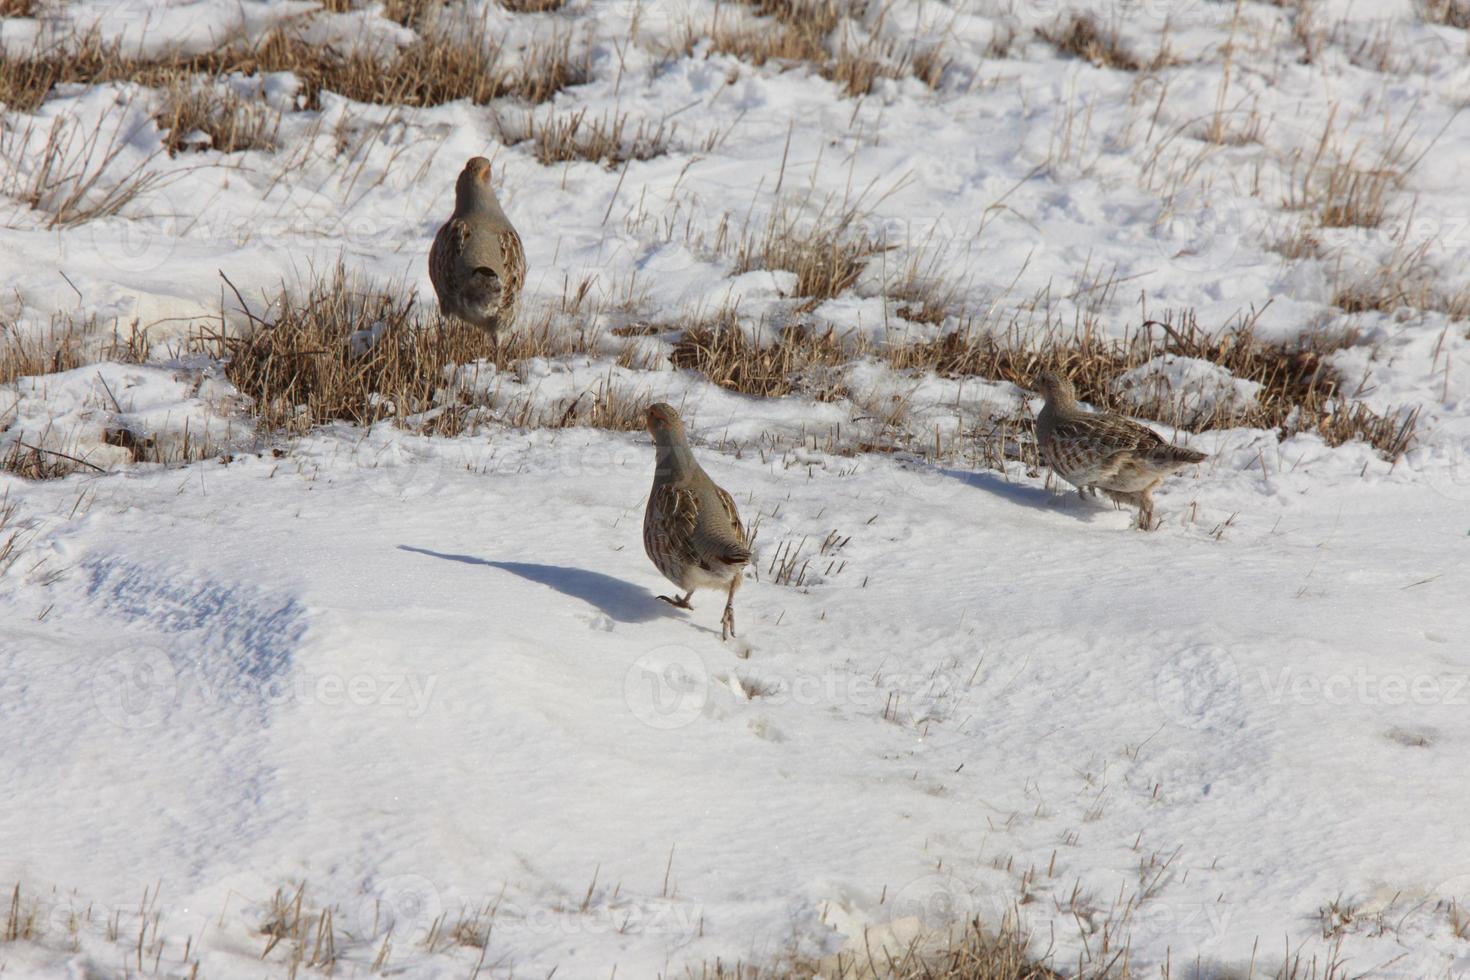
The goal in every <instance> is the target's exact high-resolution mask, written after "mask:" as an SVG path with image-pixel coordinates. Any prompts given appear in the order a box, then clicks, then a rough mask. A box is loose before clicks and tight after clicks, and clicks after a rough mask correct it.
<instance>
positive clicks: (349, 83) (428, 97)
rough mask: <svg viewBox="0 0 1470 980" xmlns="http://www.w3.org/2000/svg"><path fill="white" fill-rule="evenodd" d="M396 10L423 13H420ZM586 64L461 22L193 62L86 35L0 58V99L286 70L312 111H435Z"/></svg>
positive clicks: (549, 90)
mask: <svg viewBox="0 0 1470 980" xmlns="http://www.w3.org/2000/svg"><path fill="white" fill-rule="evenodd" d="M399 13H400V14H401V15H402V16H405V17H409V18H415V17H421V16H427V14H426V13H425V12H424V10H421V9H419V8H417V7H416V8H415V9H413V10H406V11H400V12H399ZM435 23H437V21H436V22H435ZM589 57H590V50H581V51H576V52H574V51H573V50H572V39H571V37H570V35H567V34H553V35H551V36H549V37H547V38H545V39H543V40H540V41H537V42H536V43H534V44H533V45H531V46H529V47H527V48H526V49H525V50H523V51H521V52H519V56H518V57H511V56H510V55H509V54H508V52H506V51H505V50H504V49H502V48H501V47H500V46H499V45H497V44H496V43H495V42H494V41H493V40H491V39H490V38H488V37H487V36H486V34H485V31H484V29H483V28H482V27H479V26H470V27H466V26H464V25H458V26H455V27H453V28H450V27H447V26H446V27H444V28H442V29H440V28H439V27H437V26H436V27H434V28H432V29H430V28H429V27H427V26H426V27H423V28H422V30H421V33H420V36H418V37H417V38H415V39H414V40H413V41H412V42H410V43H408V44H406V45H404V46H403V47H399V48H388V49H383V50H379V49H371V48H367V47H361V46H359V47H353V48H349V49H347V50H345V51H343V50H339V49H338V48H337V47H336V46H335V45H323V44H313V43H309V42H307V41H305V40H303V39H302V38H301V37H300V36H298V35H297V34H294V33H291V32H290V31H288V30H275V31H272V32H270V33H269V34H267V35H265V36H264V37H262V38H261V39H260V40H259V41H257V42H255V43H254V44H250V45H233V46H225V47H222V48H220V49H218V50H215V51H211V52H208V53H206V54H199V55H178V54H168V53H160V54H157V55H148V56H140V55H136V54H129V53H126V52H125V51H124V49H123V48H122V47H121V45H120V44H119V43H117V42H111V41H107V40H105V39H103V38H101V37H100V36H99V35H96V34H91V35H87V36H85V37H81V38H76V39H73V40H72V41H71V42H69V43H68V44H66V45H64V46H60V47H53V48H47V49H44V50H42V49H36V50H33V51H31V52H28V53H24V54H21V55H18V56H11V57H7V58H4V59H0V101H3V102H4V103H5V104H6V105H8V106H9V107H10V108H12V109H18V110H21V111H27V112H29V111H33V110H34V109H35V108H36V107H37V106H39V105H40V104H41V102H42V101H43V100H44V99H45V97H46V95H47V93H48V92H50V91H51V89H52V88H53V87H54V86H55V85H57V84H59V83H62V82H77V83H84V84H93V83H97V82H108V81H129V82H136V83H138V84H140V85H146V86H151V87H167V86H170V85H176V84H177V83H178V79H180V78H181V77H187V76H191V75H203V76H210V77H218V76H225V75H230V74H234V73H238V74H241V75H245V76H254V75H260V74H263V73H267V72H282V71H289V72H293V73H294V74H295V75H296V77H297V78H298V79H299V80H300V84H301V91H300V94H301V98H302V101H303V104H304V105H305V106H306V107H307V108H313V109H315V108H319V106H320V96H321V93H322V92H323V91H330V92H335V93H336V94H338V95H341V96H343V97H345V98H348V99H352V100H354V101H357V102H369V103H375V104H379V105H404V106H432V105H441V104H443V103H446V102H454V101H457V100H460V99H468V100H470V101H472V102H474V103H476V104H479V105H483V104H484V103H486V102H489V101H490V100H491V99H496V98H502V97H512V98H518V99H523V100H525V101H527V102H544V101H546V100H547V99H549V98H551V96H553V95H555V94H556V93H557V92H559V91H561V90H562V89H564V88H568V87H570V86H573V85H579V84H581V83H583V82H585V81H586V80H587V77H588V58H589Z"/></svg>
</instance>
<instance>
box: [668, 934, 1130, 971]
mask: <svg viewBox="0 0 1470 980" xmlns="http://www.w3.org/2000/svg"><path fill="white" fill-rule="evenodd" d="M1030 946H1031V940H1030V937H1029V936H1027V935H1026V934H1024V933H1022V932H1019V931H1018V930H1016V929H1014V928H1011V927H1006V928H1003V929H1002V930H1001V931H1000V932H999V933H998V934H995V935H989V934H987V933H986V932H985V931H984V930H983V929H981V927H980V925H979V924H978V923H976V922H971V923H969V924H968V925H966V926H965V927H964V929H963V930H962V931H958V930H957V934H956V935H955V936H954V937H953V938H952V939H951V940H950V941H949V942H946V943H943V944H938V945H937V946H936V944H933V943H931V944H927V945H926V944H923V943H920V942H917V941H916V942H913V943H910V944H909V945H908V946H907V947H905V948H902V949H881V950H870V951H865V952H862V953H841V954H838V955H837V956H832V957H828V958H826V959H824V960H821V961H813V960H811V959H807V958H803V957H792V958H791V959H790V960H789V961H788V962H785V963H782V964H780V965H777V966H754V965H747V964H744V963H723V962H720V961H716V962H715V963H712V964H710V963H707V964H705V965H704V966H702V967H701V968H700V969H699V970H698V971H694V970H688V971H687V972H686V973H685V976H686V977H687V978H688V980H816V978H822V980H1061V976H1062V974H1060V973H1058V972H1056V971H1055V970H1053V969H1051V968H1050V967H1048V966H1046V965H1045V964H1044V963H1043V962H1040V961H1038V960H1037V959H1036V957H1034V956H1033V955H1032V954H1031V953H1030V951H1029V949H1030ZM1113 975H1114V974H1113V972H1112V967H1111V966H1109V967H1105V968H1088V969H1086V970H1081V971H1079V972H1078V973H1077V974H1076V976H1077V977H1079V978H1081V980H1103V978H1104V977H1109V976H1113ZM1118 975H1119V976H1121V974H1118Z"/></svg>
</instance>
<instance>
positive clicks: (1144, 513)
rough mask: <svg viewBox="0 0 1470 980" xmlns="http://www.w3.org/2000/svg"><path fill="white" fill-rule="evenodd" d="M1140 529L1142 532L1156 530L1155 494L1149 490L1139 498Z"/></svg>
mask: <svg viewBox="0 0 1470 980" xmlns="http://www.w3.org/2000/svg"><path fill="white" fill-rule="evenodd" d="M1138 529H1139V530H1140V531H1152V530H1153V529H1154V501H1153V494H1152V493H1151V492H1150V491H1148V490H1145V491H1143V493H1141V494H1139V497H1138Z"/></svg>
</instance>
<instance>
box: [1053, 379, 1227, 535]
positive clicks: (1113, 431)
mask: <svg viewBox="0 0 1470 980" xmlns="http://www.w3.org/2000/svg"><path fill="white" fill-rule="evenodd" d="M1041 392H1042V394H1044V395H1045V396H1046V405H1045V406H1044V407H1043V408H1042V409H1041V411H1040V412H1039V413H1038V414H1037V416H1036V441H1037V443H1038V444H1039V446H1040V448H1041V458H1042V460H1043V461H1045V463H1046V465H1047V466H1049V467H1051V470H1052V472H1053V473H1055V474H1056V475H1057V476H1059V477H1061V478H1062V479H1063V480H1066V481H1067V482H1068V483H1070V484H1072V485H1073V486H1074V487H1076V488H1077V494H1078V496H1084V494H1083V491H1084V490H1091V491H1092V492H1093V493H1096V492H1097V491H1098V490H1102V492H1103V493H1105V494H1107V495H1108V496H1109V497H1111V498H1112V499H1113V500H1116V501H1117V502H1118V503H1121V504H1127V505H1129V506H1133V507H1137V508H1138V526H1139V527H1140V528H1142V529H1143V530H1148V529H1149V528H1151V527H1152V526H1153V512H1154V504H1153V492H1154V488H1155V487H1157V486H1158V485H1159V484H1160V483H1163V482H1164V477H1166V476H1168V475H1169V474H1170V473H1173V472H1174V471H1175V470H1178V469H1182V468H1183V467H1185V466H1188V465H1189V464H1190V463H1198V462H1200V461H1201V460H1204V459H1207V458H1208V456H1207V455H1206V454H1205V453H1197V452H1195V451H1194V450H1192V449H1185V448H1183V447H1181V446H1174V445H1171V444H1169V443H1167V442H1165V441H1164V440H1163V439H1162V438H1161V437H1160V436H1159V434H1158V433H1156V432H1154V430H1153V429H1150V428H1149V427H1148V426H1145V425H1140V424H1139V423H1137V422H1135V421H1133V420H1132V419H1126V418H1123V417H1122V416H1121V415H1111V414H1107V413H1101V412H1100V413H1092V412H1085V411H1083V410H1082V409H1081V408H1080V407H1078V405H1077V392H1076V390H1075V389H1074V388H1073V387H1072V382H1071V381H1070V380H1069V379H1068V378H1066V377H1064V376H1062V375H1060V374H1055V373H1053V372H1051V371H1047V372H1045V373H1043V374H1042V375H1041Z"/></svg>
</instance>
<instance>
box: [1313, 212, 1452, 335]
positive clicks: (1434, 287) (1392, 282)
mask: <svg viewBox="0 0 1470 980" xmlns="http://www.w3.org/2000/svg"><path fill="white" fill-rule="evenodd" d="M1405 227H1406V228H1407V227H1408V226H1407V225H1406V226H1405ZM1431 244H1432V242H1424V243H1422V244H1420V245H1419V246H1417V247H1410V246H1409V245H1408V244H1407V242H1406V241H1404V240H1402V239H1401V240H1400V241H1399V242H1398V244H1397V245H1396V246H1395V248H1394V251H1393V253H1392V254H1391V255H1390V256H1389V257H1388V258H1387V259H1386V260H1384V261H1383V262H1382V264H1380V265H1379V266H1378V267H1377V268H1376V269H1373V270H1372V271H1369V272H1366V273H1365V272H1361V271H1358V272H1353V271H1351V270H1347V269H1344V266H1343V260H1342V258H1341V256H1339V259H1338V263H1337V266H1336V267H1335V269H1334V271H1333V277H1332V278H1333V281H1334V285H1333V289H1332V305H1334V306H1336V307H1338V308H1339V309H1342V310H1344V311H1345V312H1348V313H1368V312H1377V313H1393V312H1394V311H1396V310H1399V309H1411V310H1425V311H1429V312H1435V313H1443V314H1444V315H1445V316H1447V317H1448V318H1449V319H1451V320H1464V319H1470V288H1466V287H1463V286H1462V287H1459V288H1451V289H1446V288H1444V287H1443V286H1441V285H1440V283H1441V282H1442V281H1443V279H1444V277H1443V276H1442V275H1441V273H1440V272H1439V270H1438V269H1436V268H1435V267H1434V266H1433V265H1432V264H1431V263H1430V262H1429V260H1428V258H1427V255H1428V252H1429V248H1430V245H1431Z"/></svg>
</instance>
